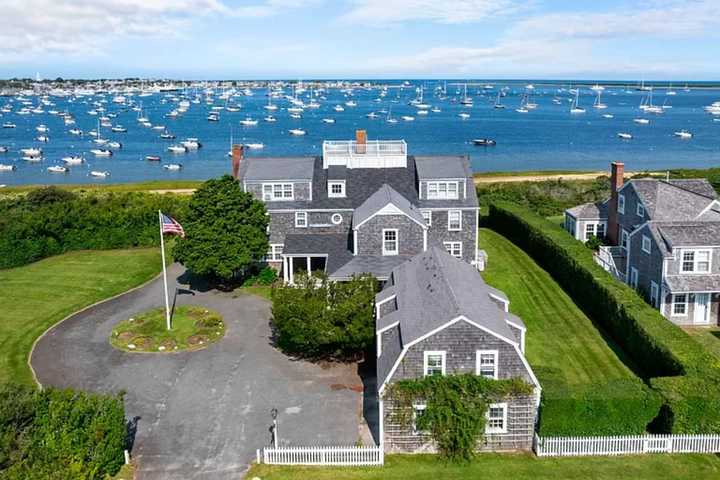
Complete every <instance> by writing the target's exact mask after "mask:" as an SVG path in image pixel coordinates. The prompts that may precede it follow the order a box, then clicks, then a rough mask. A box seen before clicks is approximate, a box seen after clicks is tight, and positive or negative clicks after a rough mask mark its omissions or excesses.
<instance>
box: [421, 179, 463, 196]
mask: <svg viewBox="0 0 720 480" xmlns="http://www.w3.org/2000/svg"><path fill="white" fill-rule="evenodd" d="M458 191H459V188H458V182H427V198H428V199H429V200H457V199H458Z"/></svg>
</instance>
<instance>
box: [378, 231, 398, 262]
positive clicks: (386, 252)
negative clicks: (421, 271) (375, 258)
mask: <svg viewBox="0 0 720 480" xmlns="http://www.w3.org/2000/svg"><path fill="white" fill-rule="evenodd" d="M385 232H395V251H391V250H386V249H385ZM382 254H383V256H394V255H399V254H400V232H399V231H398V229H397V228H383V230H382Z"/></svg>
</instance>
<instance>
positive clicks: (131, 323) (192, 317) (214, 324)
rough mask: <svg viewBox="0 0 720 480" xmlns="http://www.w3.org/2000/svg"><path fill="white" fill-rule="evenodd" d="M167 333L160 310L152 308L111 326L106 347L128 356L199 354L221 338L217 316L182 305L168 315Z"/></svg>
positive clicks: (163, 314)
mask: <svg viewBox="0 0 720 480" xmlns="http://www.w3.org/2000/svg"><path fill="white" fill-rule="evenodd" d="M170 325H171V328H170V330H168V329H167V320H166V317H165V309H164V308H155V309H152V310H150V311H148V312H144V313H141V314H139V315H135V316H134V317H133V318H129V319H127V320H123V321H122V322H120V323H118V324H117V325H115V327H114V328H113V330H112V332H111V334H110V344H111V345H112V346H113V347H115V348H117V349H120V350H125V351H128V352H165V353H169V352H179V351H183V350H200V349H202V348H205V347H207V346H208V345H210V344H212V343H215V342H217V341H218V340H220V339H221V338H222V337H223V335H225V324H224V323H223V321H222V317H221V316H220V314H219V313H217V312H215V311H213V310H208V309H207V308H205V307H197V306H192V305H182V306H179V307H176V308H175V310H174V312H172V317H171V323H170Z"/></svg>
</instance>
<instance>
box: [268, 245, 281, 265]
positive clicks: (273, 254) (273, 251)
mask: <svg viewBox="0 0 720 480" xmlns="http://www.w3.org/2000/svg"><path fill="white" fill-rule="evenodd" d="M284 246H285V245H283V244H282V243H271V244H270V251H269V252H268V254H269V255H268V258H267V261H269V262H282V251H283V250H284V248H283V247H284ZM278 247H279V248H278ZM278 249H279V250H280V252H278Z"/></svg>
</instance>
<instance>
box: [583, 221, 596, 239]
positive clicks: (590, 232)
mask: <svg viewBox="0 0 720 480" xmlns="http://www.w3.org/2000/svg"><path fill="white" fill-rule="evenodd" d="M593 236H595V224H594V223H586V224H585V240H590V237H593Z"/></svg>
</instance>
